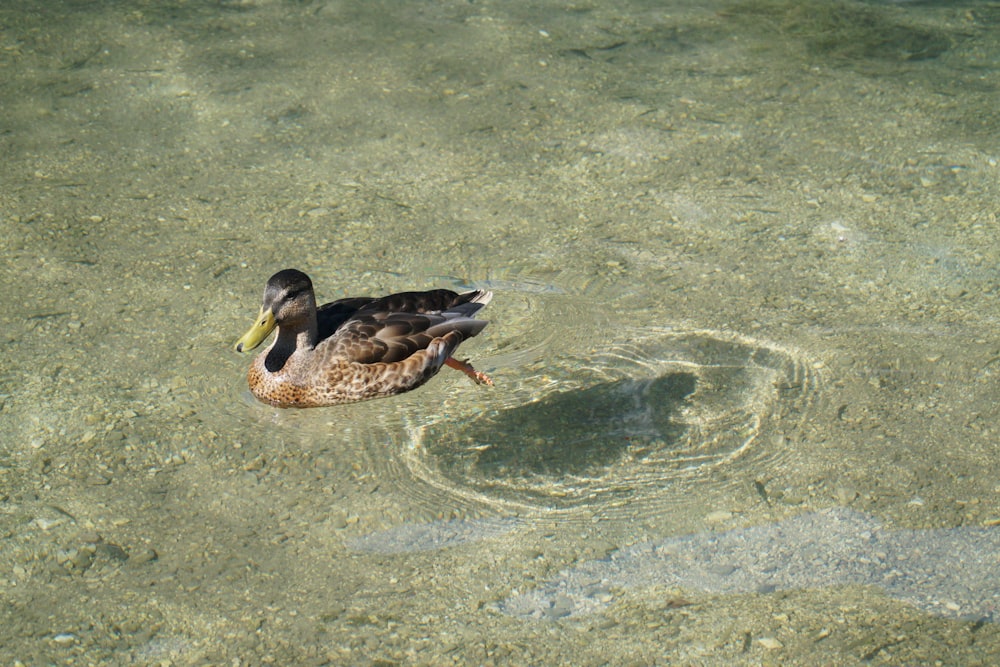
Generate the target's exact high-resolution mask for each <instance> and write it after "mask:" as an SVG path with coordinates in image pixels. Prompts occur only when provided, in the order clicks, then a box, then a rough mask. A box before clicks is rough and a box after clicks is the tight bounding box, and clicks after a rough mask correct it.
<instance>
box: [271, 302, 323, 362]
mask: <svg viewBox="0 0 1000 667" xmlns="http://www.w3.org/2000/svg"><path fill="white" fill-rule="evenodd" d="M318 342H319V325H318V324H317V323H316V313H315V312H313V313H312V314H311V315H310V316H309V318H308V319H307V320H306V321H305V322H301V323H299V324H298V325H296V326H291V327H290V326H284V327H278V331H277V333H276V335H275V339H274V348H275V349H282V350H287V351H288V353H289V354H291V353H292V352H294V351H295V350H300V351H302V350H311V349H313V348H314V347H316V343H318Z"/></svg>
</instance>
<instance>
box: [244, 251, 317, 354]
mask: <svg viewBox="0 0 1000 667" xmlns="http://www.w3.org/2000/svg"><path fill="white" fill-rule="evenodd" d="M315 317H316V297H315V295H314V294H313V286H312V281H311V280H309V276H307V275H306V274H304V273H302V272H301V271H299V270H297V269H284V270H283V271H278V272H277V273H275V274H274V275H273V276H271V277H270V278H269V279H268V281H267V286H266V287H265V288H264V300H263V303H262V304H261V307H260V314H259V315H258V316H257V319H256V320H255V321H254V324H253V326H252V327H250V330H249V331H247V332H246V333H245V334H243V337H242V338H240V339H239V340H238V341H236V351H237V352H243V351H245V350H252V349H254V348H255V347H257V346H258V345H260V344H261V343H263V342H264V339H266V338H267V337H268V335H270V333H271V332H272V331H274V328H275V327H281V326H288V327H290V328H291V329H298V328H302V327H306V326H308V325H309V320H310V318H315Z"/></svg>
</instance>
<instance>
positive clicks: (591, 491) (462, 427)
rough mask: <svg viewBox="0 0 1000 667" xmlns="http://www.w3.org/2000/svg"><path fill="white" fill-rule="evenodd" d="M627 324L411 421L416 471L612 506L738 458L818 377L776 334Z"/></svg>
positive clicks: (488, 499) (515, 498) (555, 499)
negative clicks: (772, 341)
mask: <svg viewBox="0 0 1000 667" xmlns="http://www.w3.org/2000/svg"><path fill="white" fill-rule="evenodd" d="M617 332H618V334H619V335H621V334H622V331H621V330H620V329H617ZM625 333H626V334H628V335H627V338H628V341H629V342H620V341H607V342H604V344H603V345H601V343H602V341H594V340H591V343H592V344H596V346H595V347H596V349H595V348H592V349H590V350H586V351H580V352H577V353H572V352H567V351H565V350H564V351H563V352H561V353H560V354H558V355H553V356H544V358H542V359H540V360H538V361H537V362H535V363H533V364H532V367H531V368H530V369H529V370H530V373H529V374H527V375H525V376H524V377H523V378H522V379H520V380H519V381H517V383H516V385H515V386H512V387H505V388H504V394H503V395H502V397H500V398H498V399H497V400H496V401H495V402H494V403H492V404H489V405H488V407H487V409H486V410H484V411H482V412H481V413H479V414H477V415H475V416H473V417H471V418H466V419H464V420H461V421H459V422H456V421H455V420H453V419H440V420H436V421H432V422H430V423H424V424H418V425H414V426H413V428H412V429H411V432H412V438H413V442H412V445H411V447H409V448H408V451H407V454H406V455H405V456H406V457H407V464H408V465H409V467H410V469H411V471H412V472H413V473H414V474H415V475H416V476H417V477H419V478H421V479H423V480H424V481H425V482H428V483H430V484H431V485H433V486H434V487H436V488H438V489H440V490H443V491H446V492H450V493H451V494H453V495H455V496H456V497H462V498H464V499H466V500H470V499H473V498H478V499H479V500H480V501H482V502H484V503H486V504H488V505H493V506H495V507H496V508H497V509H500V508H507V509H517V510H525V509H530V510H540V511H552V510H567V509H572V508H576V507H580V506H583V505H586V506H589V507H591V508H595V507H600V506H613V505H616V504H620V503H621V501H622V500H628V501H634V500H636V499H639V498H642V497H647V496H650V495H656V494H662V493H664V492H667V491H669V489H670V485H671V480H678V479H681V478H690V477H691V476H692V475H694V474H697V473H698V472H700V471H703V470H705V469H707V468H713V467H717V466H721V465H725V464H727V463H728V462H731V461H734V460H736V459H737V458H739V457H740V456H741V455H743V454H744V453H746V452H747V451H748V450H750V449H751V448H753V447H755V446H756V445H757V443H759V442H761V440H762V439H761V435H762V433H764V432H765V431H766V430H767V429H768V428H770V427H771V426H773V424H774V422H775V420H777V419H782V418H784V417H786V416H789V415H792V414H801V413H802V412H803V410H804V408H805V407H806V406H807V405H808V404H809V402H810V401H811V399H812V397H813V396H814V394H815V393H816V392H817V389H818V387H819V383H820V380H819V376H818V374H817V372H816V371H815V370H814V369H813V367H812V364H811V363H810V362H809V361H808V360H806V359H804V358H802V357H801V356H800V355H797V354H795V353H793V352H791V351H788V350H785V349H783V348H780V347H778V346H775V345H769V344H767V343H763V342H759V341H754V340H751V339H747V338H742V337H737V336H729V335H723V334H719V333H713V332H708V331H683V330H675V329H650V330H643V331H628V332H625Z"/></svg>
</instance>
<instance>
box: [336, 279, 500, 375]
mask: <svg viewBox="0 0 1000 667" xmlns="http://www.w3.org/2000/svg"><path fill="white" fill-rule="evenodd" d="M477 298H478V299H480V300H488V299H487V298H486V296H485V295H484V294H483V293H482V292H466V293H464V294H456V293H454V292H452V291H449V290H443V289H442V290H432V291H430V292H401V293H399V294H391V295H389V296H386V297H382V298H380V299H375V300H372V301H369V302H367V303H364V304H363V305H362V306H361V307H360V308H359V309H358V310H357V311H356V312H354V313H353V314H352V315H349V316H348V317H347V319H346V321H344V322H343V324H341V325H340V327H339V328H338V329H337V330H336V331H335V332H334V333H333V335H332V336H330V338H329V340H327V341H324V347H327V350H326V354H328V355H332V356H336V357H340V358H343V359H345V360H348V361H353V362H358V363H363V364H374V363H379V362H383V363H393V362H398V361H402V360H404V359H407V358H409V357H410V356H411V355H413V354H414V353H415V352H417V351H419V350H422V349H424V348H426V347H427V346H428V345H429V344H430V342H431V341H432V340H434V339H435V338H439V337H441V336H444V335H445V334H447V333H449V332H452V331H454V332H457V333H458V334H459V335H460V336H461V339H462V340H464V339H465V338H471V337H472V336H475V335H476V334H478V333H479V332H480V331H482V330H483V327H485V326H486V322H484V321H482V320H474V319H471V316H472V315H473V314H475V312H476V311H478V310H479V309H480V308H482V307H483V306H484V305H486V304H485V303H483V302H482V301H476V299H477ZM342 301H344V300H342ZM352 305H353V304H352Z"/></svg>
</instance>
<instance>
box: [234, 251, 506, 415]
mask: <svg viewBox="0 0 1000 667" xmlns="http://www.w3.org/2000/svg"><path fill="white" fill-rule="evenodd" d="M492 298H493V293H492V292H490V291H486V290H473V291H471V292H463V293H456V292H453V291H451V290H447V289H435V290H430V291H425V292H400V293H397V294H389V295H388V296H382V297H348V298H345V299H338V300H336V301H332V302H330V303H327V304H324V305H322V306H320V307H318V308H317V307H316V296H315V293H314V291H313V284H312V280H311V279H310V278H309V276H307V275H306V274H305V273H303V272H302V271H299V270H298V269H284V270H282V271H278V272H277V273H275V274H274V275H273V276H271V277H270V278H269V279H268V281H267V286H266V287H265V288H264V299H263V302H262V304H261V307H260V313H259V315H258V316H257V319H256V320H254V323H253V326H251V327H250V329H249V330H248V331H247V332H246V333H245V334H243V336H242V337H240V339H239V340H238V341H236V345H235V350H236V351H237V352H247V351H250V350H253V349H255V348H256V347H258V346H259V345H260V344H261V343H263V342H264V341H265V340H266V339H267V337H268V336H270V335H271V332H272V331H276V333H275V336H274V341H273V342H272V343H271V345H270V346H268V347H267V348H265V349H264V351H263V352H261V353H260V354H258V355H257V357H256V358H255V359H254V362H253V364H252V365H251V366H250V370H249V371H248V372H247V383H248V384H249V386H250V393H252V394H253V395H254V397H256V398H257V399H258V400H260V401H262V402H264V403H268V404H270V405H272V406H275V407H279V408H310V407H322V406H328V405H337V404H341V403H353V402H356V401H364V400H367V399H371V398H381V397H385V396H392V395H395V394H401V393H403V392H406V391H410V390H411V389H416V388H417V387H419V386H421V385H423V384H424V383H426V382H427V381H428V380H430V379H431V378H432V377H434V376H435V375H436V374H437V372H438V371H439V370H441V367H442V366H449V367H451V368H454V369H456V370H459V371H462V372H463V373H465V374H466V375H467V376H469V378H471V379H472V381H473V382H475V383H476V384H478V385H487V386H492V385H493V380H492V379H491V378H490V377H489V376H488V375H486V374H485V373H482V372H480V371H477V370H476V369H475V368H473V367H472V365H471V364H470V363H469V362H468V361H459V360H457V359H456V358H455V357H454V356H453V355H454V354H455V351H456V350H457V349H458V346H459V345H460V344H461V343H462V342H463V341H465V340H466V339H468V338H472V337H473V336H476V335H478V334H479V333H480V332H481V331H482V330H483V328H484V327H485V326H486V325H487V322H486V321H485V320H478V319H475V317H474V316H475V314H476V313H477V312H478V311H479V310H480V309H481V308H482V307H483V306H485V305H486V304H488V303H489V302H490V300H491V299H492Z"/></svg>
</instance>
